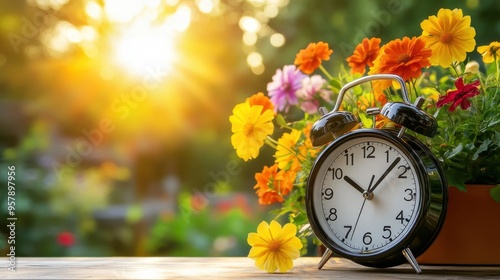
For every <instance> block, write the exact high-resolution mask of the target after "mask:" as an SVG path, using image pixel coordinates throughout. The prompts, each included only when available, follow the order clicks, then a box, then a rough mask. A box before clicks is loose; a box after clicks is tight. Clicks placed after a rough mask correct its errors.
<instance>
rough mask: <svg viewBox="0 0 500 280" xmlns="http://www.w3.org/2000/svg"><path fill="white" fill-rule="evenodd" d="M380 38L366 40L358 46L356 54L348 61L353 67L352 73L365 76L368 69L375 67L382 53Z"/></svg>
mask: <svg viewBox="0 0 500 280" xmlns="http://www.w3.org/2000/svg"><path fill="white" fill-rule="evenodd" d="M380 42H381V39H380V38H375V37H373V38H370V39H368V38H364V39H363V41H362V42H361V43H360V44H358V45H357V46H356V49H355V50H354V53H353V54H352V55H351V56H350V57H348V58H347V59H346V61H347V62H348V63H349V67H351V73H353V74H354V73H359V74H361V75H363V74H364V73H365V71H366V67H367V66H369V67H371V66H373V61H374V60H375V58H377V56H378V52H379V51H380Z"/></svg>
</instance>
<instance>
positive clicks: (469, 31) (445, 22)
mask: <svg viewBox="0 0 500 280" xmlns="http://www.w3.org/2000/svg"><path fill="white" fill-rule="evenodd" d="M470 24H471V18H470V16H465V17H464V16H463V13H462V10H461V9H454V10H450V9H440V10H439V12H438V14H437V16H430V17H429V18H428V19H426V20H424V21H422V22H421V23H420V27H421V28H422V36H421V38H422V39H424V40H425V41H426V43H427V46H428V47H429V48H430V49H431V50H432V56H431V59H430V60H431V64H432V65H440V66H442V67H449V66H450V65H451V64H452V63H453V62H454V61H459V62H462V61H464V60H465V58H466V54H467V52H471V51H473V50H474V47H475V46H476V40H474V37H475V36H476V30H475V29H474V28H473V27H471V26H470Z"/></svg>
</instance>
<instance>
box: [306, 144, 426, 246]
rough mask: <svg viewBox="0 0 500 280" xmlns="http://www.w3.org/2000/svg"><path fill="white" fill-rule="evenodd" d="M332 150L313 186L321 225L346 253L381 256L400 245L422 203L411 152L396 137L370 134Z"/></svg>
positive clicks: (317, 169)
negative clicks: (388, 137)
mask: <svg viewBox="0 0 500 280" xmlns="http://www.w3.org/2000/svg"><path fill="white" fill-rule="evenodd" d="M330 148H333V149H328V150H327V151H328V153H324V154H323V155H322V157H324V159H322V160H320V161H318V163H317V164H316V165H315V167H314V169H315V171H314V172H315V173H314V179H313V180H312V181H310V184H312V186H309V188H312V203H313V206H312V207H313V211H314V213H315V216H316V220H317V226H319V227H320V228H321V230H322V232H324V234H325V235H326V238H327V239H329V240H331V241H332V242H333V243H334V244H335V247H336V249H337V250H341V251H342V252H347V254H362V255H366V254H378V253H380V252H381V251H386V250H390V249H391V248H393V247H394V246H396V245H398V244H400V243H401V241H402V240H403V239H404V238H405V237H407V236H408V234H409V233H410V231H411V230H412V228H413V227H414V225H415V224H416V222H417V220H418V216H419V215H418V213H419V211H420V209H421V204H422V188H421V187H420V182H419V176H418V175H417V174H418V171H417V168H418V167H417V166H415V164H414V161H412V160H410V158H411V155H409V154H408V153H406V152H404V149H402V148H401V145H397V143H395V142H394V141H392V140H389V139H386V138H385V137H377V136H370V135H366V134H365V135H363V136H356V137H353V138H350V139H349V140H348V141H341V142H340V143H336V144H335V146H333V147H330Z"/></svg>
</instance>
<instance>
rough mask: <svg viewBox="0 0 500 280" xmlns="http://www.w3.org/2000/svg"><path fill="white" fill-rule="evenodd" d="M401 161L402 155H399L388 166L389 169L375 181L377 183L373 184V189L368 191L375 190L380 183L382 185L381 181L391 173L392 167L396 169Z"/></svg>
mask: <svg viewBox="0 0 500 280" xmlns="http://www.w3.org/2000/svg"><path fill="white" fill-rule="evenodd" d="M400 161H401V158H400V157H397V158H396V159H395V160H394V161H393V162H392V163H391V165H389V168H387V170H386V171H385V172H384V174H382V176H380V178H379V179H378V180H377V182H375V185H373V187H372V188H371V189H369V190H368V192H373V191H374V190H375V189H376V188H377V187H378V185H380V183H381V182H382V180H384V178H385V177H387V174H389V172H391V171H392V169H394V167H396V165H397V164H398V163H399V162H400Z"/></svg>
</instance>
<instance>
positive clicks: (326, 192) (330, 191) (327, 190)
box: [323, 188, 333, 200]
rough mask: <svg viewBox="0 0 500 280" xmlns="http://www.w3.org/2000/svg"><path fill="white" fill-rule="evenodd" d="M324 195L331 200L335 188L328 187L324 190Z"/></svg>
mask: <svg viewBox="0 0 500 280" xmlns="http://www.w3.org/2000/svg"><path fill="white" fill-rule="evenodd" d="M323 195H324V196H325V199H326V200H330V199H332V197H333V190H332V189H331V188H328V189H326V190H325V192H323Z"/></svg>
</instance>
